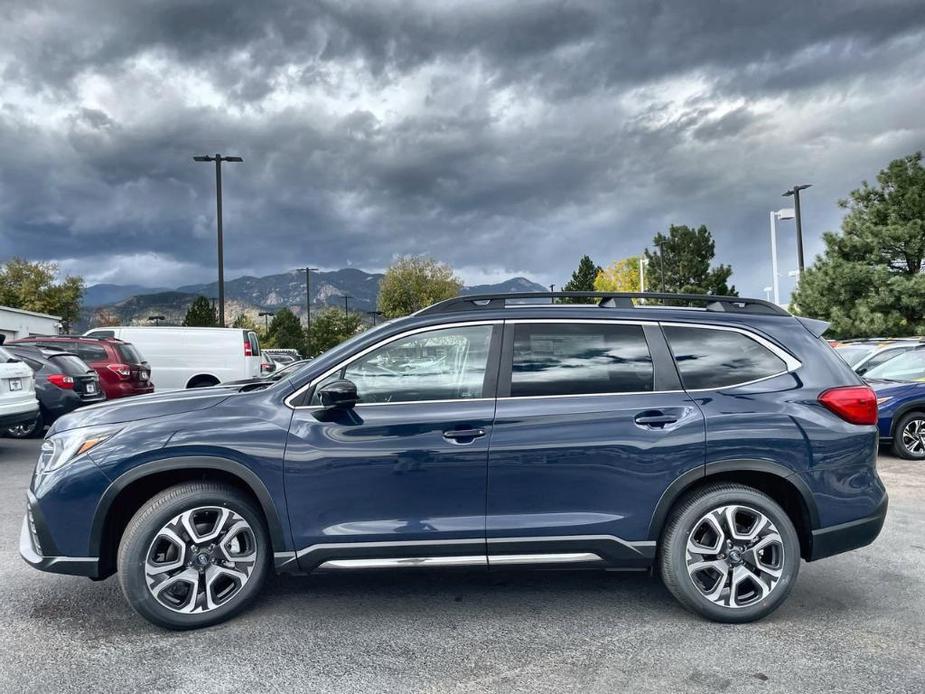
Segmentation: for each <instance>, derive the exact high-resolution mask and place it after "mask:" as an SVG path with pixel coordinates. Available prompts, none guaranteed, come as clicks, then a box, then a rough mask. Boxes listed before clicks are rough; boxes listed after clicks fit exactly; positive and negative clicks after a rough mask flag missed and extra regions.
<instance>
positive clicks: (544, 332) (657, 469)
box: [487, 319, 704, 566]
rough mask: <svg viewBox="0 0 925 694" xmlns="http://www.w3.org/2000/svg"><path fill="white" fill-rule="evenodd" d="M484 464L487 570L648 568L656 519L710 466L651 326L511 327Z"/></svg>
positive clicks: (519, 323) (689, 405)
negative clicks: (664, 502)
mask: <svg viewBox="0 0 925 694" xmlns="http://www.w3.org/2000/svg"><path fill="white" fill-rule="evenodd" d="M503 344H504V347H503V351H502V360H501V373H500V377H499V386H498V388H499V398H498V404H497V408H496V415H495V423H494V427H493V430H492V439H491V446H490V450H489V465H488V509H487V537H488V552H489V562H490V563H491V564H493V565H496V564H520V563H523V564H526V563H588V564H601V563H608V564H611V565H620V566H645V565H647V564H648V563H649V561H650V560H651V557H652V556H653V555H654V548H655V543H654V542H653V541H651V540H650V539H649V537H648V532H649V523H650V520H651V517H652V513H653V510H654V509H655V507H656V504H657V503H658V500H659V498H660V497H661V495H662V493H663V492H664V491H665V490H666V489H667V487H668V485H669V484H671V482H673V481H674V480H675V479H677V478H678V477H679V476H681V475H684V474H685V473H692V474H695V475H696V474H698V471H702V467H703V464H704V423H703V417H702V415H701V413H700V411H699V409H698V408H697V407H696V405H695V404H694V403H693V402H692V401H691V399H690V398H689V397H688V396H687V395H686V394H685V393H684V392H683V391H682V390H681V388H680V383H679V380H678V376H677V371H676V369H675V368H674V365H673V363H672V362H671V359H670V354H669V353H668V349H667V346H666V344H665V340H664V337H663V336H662V334H661V332H660V331H659V329H658V326H657V325H655V324H649V325H646V324H643V323H635V322H620V321H604V320H559V319H556V320H513V321H507V322H506V324H505V330H504V343H503Z"/></svg>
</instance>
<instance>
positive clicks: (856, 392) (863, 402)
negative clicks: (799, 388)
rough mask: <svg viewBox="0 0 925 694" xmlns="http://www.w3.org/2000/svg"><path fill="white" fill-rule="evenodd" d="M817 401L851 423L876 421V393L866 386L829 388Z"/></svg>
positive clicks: (872, 422)
mask: <svg viewBox="0 0 925 694" xmlns="http://www.w3.org/2000/svg"><path fill="white" fill-rule="evenodd" d="M819 402H820V403H822V404H823V405H824V406H825V407H826V408H828V409H829V410H831V411H832V412H834V413H835V414H837V415H838V416H839V417H841V418H842V419H844V420H845V421H846V422H850V423H851V424H876V423H877V395H876V393H874V391H873V390H871V389H870V388H868V387H867V386H844V387H841V388H830V389H829V390H827V391H825V392H824V393H822V395H820V396H819Z"/></svg>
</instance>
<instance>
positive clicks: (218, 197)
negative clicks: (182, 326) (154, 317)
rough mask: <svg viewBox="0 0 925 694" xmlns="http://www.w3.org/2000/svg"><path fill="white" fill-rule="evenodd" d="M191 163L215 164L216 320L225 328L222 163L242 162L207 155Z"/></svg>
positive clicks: (230, 158) (236, 158)
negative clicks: (206, 162)
mask: <svg viewBox="0 0 925 694" xmlns="http://www.w3.org/2000/svg"><path fill="white" fill-rule="evenodd" d="M193 161H200V162H203V161H214V162H215V224H216V226H217V227H218V320H219V325H220V326H221V327H223V328H224V327H225V248H224V241H223V239H222V162H223V161H230V162H242V161H244V159H243V158H241V157H223V156H222V155H221V154H216V155H215V156H214V157H213V156H209V155H207V154H202V155H197V156H195V157H193Z"/></svg>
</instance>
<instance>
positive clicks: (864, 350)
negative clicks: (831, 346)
mask: <svg viewBox="0 0 925 694" xmlns="http://www.w3.org/2000/svg"><path fill="white" fill-rule="evenodd" d="M874 349H876V348H875V347H873V346H871V345H849V346H847V347H836V348H835V351H836V352H837V353H838V356H840V357H841V358H842V359H844V360H845V361H846V362H848V366H854V365H855V364H857V363H858V362H859V361H861V359H863V358H864V357H866V356H867V355H868V354H870V353H871V352H873V351H874Z"/></svg>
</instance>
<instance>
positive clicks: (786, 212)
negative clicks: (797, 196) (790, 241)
mask: <svg viewBox="0 0 925 694" xmlns="http://www.w3.org/2000/svg"><path fill="white" fill-rule="evenodd" d="M770 218H771V289H772V291H773V292H774V303H775V304H778V305H780V277H779V276H778V272H777V220H778V219H793V210H792V209H791V208H789V207H785V208H784V209H782V210H771V213H770Z"/></svg>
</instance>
